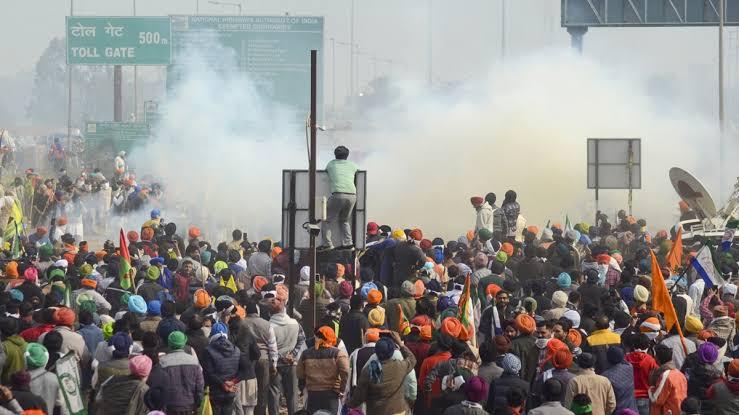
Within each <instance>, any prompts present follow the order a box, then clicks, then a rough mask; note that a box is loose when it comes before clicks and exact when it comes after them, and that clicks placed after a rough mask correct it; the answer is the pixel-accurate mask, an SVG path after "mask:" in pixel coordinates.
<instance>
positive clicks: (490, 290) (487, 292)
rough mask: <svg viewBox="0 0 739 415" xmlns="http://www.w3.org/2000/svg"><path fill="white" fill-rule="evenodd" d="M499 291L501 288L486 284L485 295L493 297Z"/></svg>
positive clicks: (496, 285)
mask: <svg viewBox="0 0 739 415" xmlns="http://www.w3.org/2000/svg"><path fill="white" fill-rule="evenodd" d="M500 290H502V288H500V285H498V284H488V286H487V287H485V295H490V296H493V297H495V296H496V295H498V293H499V292H500Z"/></svg>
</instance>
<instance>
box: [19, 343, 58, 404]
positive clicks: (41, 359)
mask: <svg viewBox="0 0 739 415" xmlns="http://www.w3.org/2000/svg"><path fill="white" fill-rule="evenodd" d="M25 359H26V369H27V370H28V374H29V375H30V384H29V389H30V391H31V392H33V393H34V394H36V395H38V396H39V397H40V398H41V399H43V400H44V402H45V403H46V407H47V408H53V407H54V405H55V402H56V398H57V394H58V393H59V381H58V380H57V378H56V375H55V374H53V373H51V372H48V371H47V370H46V363H47V362H48V361H49V352H48V350H47V349H46V347H44V346H42V345H41V344H39V343H28V347H27V348H26V352H25Z"/></svg>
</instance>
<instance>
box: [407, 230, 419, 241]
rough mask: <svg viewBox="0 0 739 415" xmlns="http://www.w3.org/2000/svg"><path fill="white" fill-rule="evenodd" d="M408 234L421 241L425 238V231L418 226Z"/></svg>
mask: <svg viewBox="0 0 739 415" xmlns="http://www.w3.org/2000/svg"><path fill="white" fill-rule="evenodd" d="M408 236H410V237H411V239H413V240H415V241H421V239H423V232H422V231H421V230H420V229H418V228H416V229H414V230H412V231H410V233H409V234H408Z"/></svg>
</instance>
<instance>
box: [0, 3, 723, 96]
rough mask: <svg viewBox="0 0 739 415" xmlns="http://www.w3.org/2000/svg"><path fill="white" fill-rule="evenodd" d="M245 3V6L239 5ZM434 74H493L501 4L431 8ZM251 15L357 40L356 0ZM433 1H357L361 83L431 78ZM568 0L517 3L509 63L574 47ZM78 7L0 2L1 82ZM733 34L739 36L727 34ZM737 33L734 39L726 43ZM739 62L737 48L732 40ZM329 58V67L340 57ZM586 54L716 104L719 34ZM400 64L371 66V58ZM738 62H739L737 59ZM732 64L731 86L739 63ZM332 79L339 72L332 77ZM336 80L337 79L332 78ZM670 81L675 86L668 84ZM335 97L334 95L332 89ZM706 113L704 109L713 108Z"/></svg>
mask: <svg viewBox="0 0 739 415" xmlns="http://www.w3.org/2000/svg"><path fill="white" fill-rule="evenodd" d="M232 1H238V0H232ZM196 3H197V1H196V0H138V1H137V2H136V7H137V14H139V15H150V16H157V15H167V14H194V13H195V10H196ZM431 3H432V4H433V12H432V15H433V28H434V30H433V73H434V79H435V81H437V82H455V81H463V80H467V79H470V78H474V77H476V76H479V75H482V74H484V73H485V72H486V68H487V67H488V66H489V65H490V64H493V63H496V62H497V61H498V59H500V39H501V36H500V33H501V30H500V21H501V0H461V1H454V2H452V1H441V0H432V2H431ZM199 4H200V5H199V7H200V14H233V13H235V12H236V8H234V7H228V6H219V5H213V4H210V3H209V2H208V1H207V0H200V1H199ZM243 4H244V11H243V13H244V14H262V15H265V14H269V15H274V14H284V13H285V12H288V13H290V14H293V15H301V14H305V15H322V16H325V30H324V33H325V39H326V44H327V45H328V39H329V38H332V37H333V38H335V39H336V40H337V41H341V42H348V40H349V16H350V12H349V11H350V6H351V1H350V0H243ZM428 4H429V1H428V0H412V1H403V2H398V1H393V0H356V1H355V42H357V43H358V44H359V48H360V52H361V54H360V55H359V56H358V57H357V66H358V69H357V71H358V73H359V75H358V83H359V84H360V89H361V85H362V84H365V83H366V82H367V81H368V80H369V79H370V77H371V76H372V75H373V74H375V73H376V74H378V75H380V74H384V73H392V74H395V75H402V76H405V77H411V78H413V77H417V78H424V77H425V76H426V61H427V60H426V56H427V55H426V51H427V47H426V45H427V41H426V40H427V33H428V31H427V20H428V19H427V16H428V13H427V7H428ZM559 5H560V1H559V0H515V1H514V0H508V1H507V13H506V22H507V23H506V25H507V31H506V37H507V52H508V56H510V57H511V58H515V57H516V56H520V55H526V54H531V53H536V51H537V50H540V49H543V48H550V47H568V45H569V41H570V39H569V35H568V34H567V33H566V31H565V30H564V29H563V28H561V27H560V26H559V18H560V10H559V9H560V7H559ZM69 6H70V0H2V1H0V16H3V24H2V25H0V38H1V39H3V41H2V42H0V56H2V57H3V64H2V65H0V76H12V75H15V74H17V73H19V72H28V71H30V70H32V68H33V65H34V63H35V62H36V60H37V58H38V56H39V55H40V54H41V53H42V52H43V50H44V48H45V47H46V46H47V44H48V42H49V40H50V39H51V38H53V37H55V36H63V34H64V17H65V16H66V15H68V13H69ZM74 8H75V14H78V15H129V14H131V13H132V12H133V0H76V1H74ZM728 30H729V31H733V30H734V29H733V28H731V29H728ZM728 36H730V35H727V37H728ZM728 46H729V47H730V48H731V47H733V48H734V49H730V50H728V52H727V53H728V55H729V56H730V57H732V56H736V53H735V48H736V46H737V45H736V42H728ZM329 52H330V51H328V50H327V51H326V52H325V60H326V63H327V64H328V61H329V60H330V59H331V57H330V55H329ZM584 54H585V55H586V56H588V57H591V58H593V59H595V60H597V61H600V62H603V63H605V64H608V65H613V66H614V67H616V68H618V69H619V70H626V71H644V72H645V73H647V74H652V75H653V76H654V77H655V81H656V84H657V85H667V86H668V87H669V85H670V83H671V82H680V83H681V89H683V92H682V93H688V94H689V95H690V96H692V97H694V98H695V99H696V100H703V102H711V99H712V98H711V97H712V96H714V95H715V84H716V79H717V75H716V73H717V70H716V60H717V35H716V29H713V28H644V29H634V28H628V29H618V28H605V29H591V30H590V32H589V33H587V35H586V36H585V50H584ZM336 55H337V56H336V59H337V74H336V78H337V80H336V83H337V95H339V96H342V94H343V93H344V91H345V90H346V89H347V88H348V77H347V76H346V74H347V73H348V54H347V48H346V47H343V46H337V50H336ZM372 55H374V56H376V57H377V58H378V59H385V60H391V61H393V63H377V65H376V66H375V65H372V64H370V63H369V60H368V56H372ZM732 59H734V58H733V57H732ZM733 62H734V61H733V60H731V61H730V62H729V67H728V69H729V70H728V71H727V73H728V74H729V75H728V77H729V79H728V81H729V82H732V81H733V76H732V75H731V74H732V73H733V72H736V71H732V68H733V69H736V65H734V64H733ZM325 73H326V76H327V77H329V76H330V73H329V72H328V71H326V72H325ZM327 81H328V79H327ZM665 82H666V84H665ZM327 92H328V91H327ZM702 107H705V106H704V105H703V106H702Z"/></svg>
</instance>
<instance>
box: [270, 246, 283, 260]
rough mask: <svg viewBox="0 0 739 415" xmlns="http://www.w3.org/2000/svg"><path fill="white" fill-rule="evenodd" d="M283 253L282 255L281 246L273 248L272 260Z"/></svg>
mask: <svg viewBox="0 0 739 415" xmlns="http://www.w3.org/2000/svg"><path fill="white" fill-rule="evenodd" d="M281 253H282V248H280V247H279V246H276V247H274V248H272V259H275V258H277V255H280V254H281Z"/></svg>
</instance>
